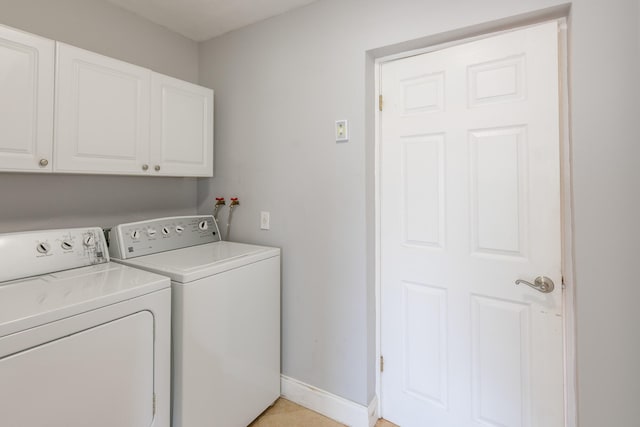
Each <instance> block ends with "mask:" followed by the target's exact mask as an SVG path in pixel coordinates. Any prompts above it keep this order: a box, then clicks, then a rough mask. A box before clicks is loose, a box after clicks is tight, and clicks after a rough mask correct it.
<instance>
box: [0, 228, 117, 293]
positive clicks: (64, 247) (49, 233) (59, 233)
mask: <svg viewBox="0 0 640 427" xmlns="http://www.w3.org/2000/svg"><path fill="white" fill-rule="evenodd" d="M105 262H109V253H108V249H107V244H106V241H105V238H104V234H103V232H102V229H100V228H97V227H91V228H69V229H63V230H42V231H26V232H19V233H5V234H0V263H1V265H2V268H0V282H5V281H8V280H14V279H22V278H25V277H31V276H37V275H41V274H47V273H53V272H56V271H62V270H69V269H72V268H78V267H86V266H89V265H93V264H102V263H105Z"/></svg>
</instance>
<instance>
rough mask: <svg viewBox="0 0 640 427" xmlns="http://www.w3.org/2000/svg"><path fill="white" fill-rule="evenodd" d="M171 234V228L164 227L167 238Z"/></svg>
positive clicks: (163, 230)
mask: <svg viewBox="0 0 640 427" xmlns="http://www.w3.org/2000/svg"><path fill="white" fill-rule="evenodd" d="M170 232H171V230H169V227H162V234H164V235H165V236H168V235H169V233H170Z"/></svg>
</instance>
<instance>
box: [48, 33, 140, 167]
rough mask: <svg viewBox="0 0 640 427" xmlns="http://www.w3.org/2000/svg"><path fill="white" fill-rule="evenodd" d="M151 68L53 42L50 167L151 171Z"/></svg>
mask: <svg viewBox="0 0 640 427" xmlns="http://www.w3.org/2000/svg"><path fill="white" fill-rule="evenodd" d="M150 82H151V71H150V70H147V69H145V68H142V67H138V66H135V65H132V64H128V63H126V62H122V61H118V60H116V59H112V58H108V57H106V56H102V55H98V54H96V53H93V52H89V51H86V50H83V49H79V48H76V47H73V46H69V45H66V44H64V43H58V44H57V67H56V127H55V158H54V166H53V168H54V171H56V172H65V173H100V174H131V175H150V171H149V169H150V168H149V98H150V92H149V87H150Z"/></svg>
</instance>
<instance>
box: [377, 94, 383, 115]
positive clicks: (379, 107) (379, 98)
mask: <svg viewBox="0 0 640 427" xmlns="http://www.w3.org/2000/svg"><path fill="white" fill-rule="evenodd" d="M378 109H379V110H380V111H382V95H378Z"/></svg>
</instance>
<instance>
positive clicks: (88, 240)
mask: <svg viewBox="0 0 640 427" xmlns="http://www.w3.org/2000/svg"><path fill="white" fill-rule="evenodd" d="M82 243H84V245H85V246H87V247H91V246H94V245H95V244H96V238H95V236H94V235H93V234H88V235H86V236H84V240H83V241H82Z"/></svg>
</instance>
